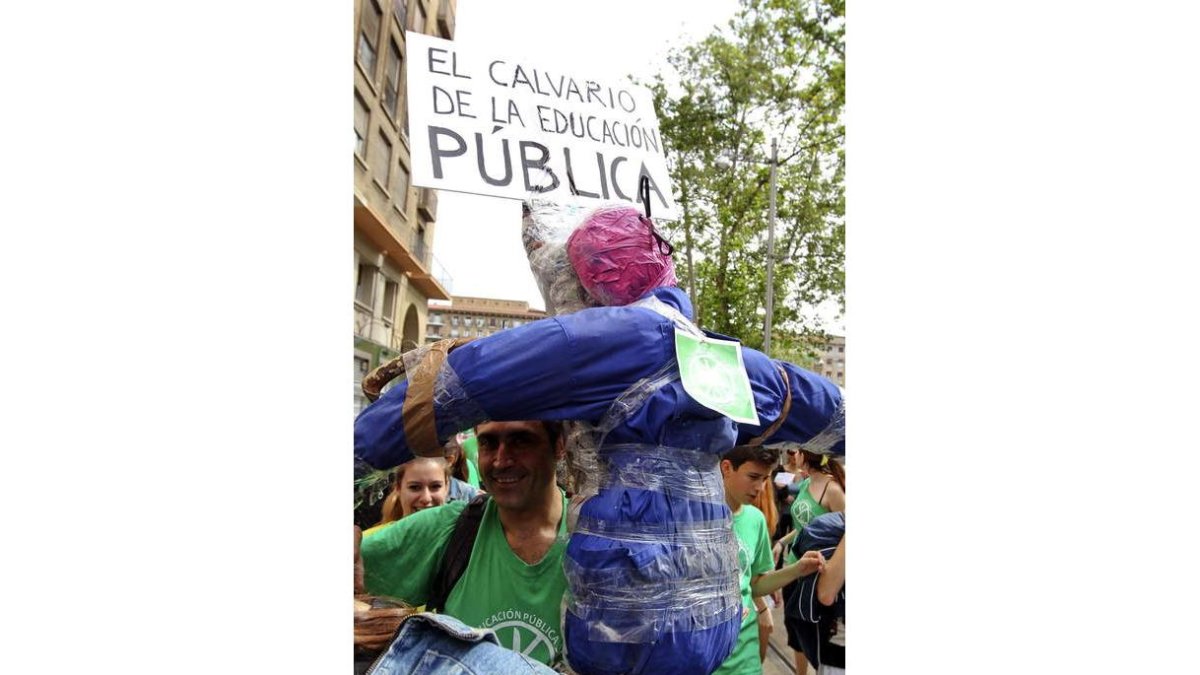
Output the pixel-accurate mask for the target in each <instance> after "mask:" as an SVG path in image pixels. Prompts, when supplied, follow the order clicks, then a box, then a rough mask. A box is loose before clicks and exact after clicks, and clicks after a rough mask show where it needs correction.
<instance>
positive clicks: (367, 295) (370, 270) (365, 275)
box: [354, 265, 375, 307]
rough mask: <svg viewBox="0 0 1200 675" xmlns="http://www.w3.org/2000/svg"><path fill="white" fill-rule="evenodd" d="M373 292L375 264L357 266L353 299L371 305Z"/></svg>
mask: <svg viewBox="0 0 1200 675" xmlns="http://www.w3.org/2000/svg"><path fill="white" fill-rule="evenodd" d="M374 293H375V266H374V265H359V266H358V284H357V285H356V286H355V288H354V299H355V300H356V301H358V302H359V303H361V304H363V305H366V306H367V307H370V306H371V300H372V299H373V298H374Z"/></svg>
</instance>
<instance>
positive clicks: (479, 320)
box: [475, 316, 495, 328]
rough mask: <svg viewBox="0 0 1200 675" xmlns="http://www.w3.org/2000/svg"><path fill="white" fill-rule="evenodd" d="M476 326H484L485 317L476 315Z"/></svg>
mask: <svg viewBox="0 0 1200 675" xmlns="http://www.w3.org/2000/svg"><path fill="white" fill-rule="evenodd" d="M492 321H495V319H492ZM475 327H476V328H483V317H482V316H477V317H475Z"/></svg>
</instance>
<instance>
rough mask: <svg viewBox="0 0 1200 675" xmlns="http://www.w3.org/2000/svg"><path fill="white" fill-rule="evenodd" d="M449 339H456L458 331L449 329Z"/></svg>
mask: <svg viewBox="0 0 1200 675" xmlns="http://www.w3.org/2000/svg"><path fill="white" fill-rule="evenodd" d="M450 337H452V338H456V337H458V329H457V328H451V329H450Z"/></svg>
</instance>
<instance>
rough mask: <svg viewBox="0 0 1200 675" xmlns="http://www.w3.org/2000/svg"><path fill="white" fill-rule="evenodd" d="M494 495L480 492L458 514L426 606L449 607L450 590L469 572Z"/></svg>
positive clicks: (433, 609)
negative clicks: (447, 602)
mask: <svg viewBox="0 0 1200 675" xmlns="http://www.w3.org/2000/svg"><path fill="white" fill-rule="evenodd" d="M490 498H491V495H489V494H487V493H486V492H485V493H482V494H479V495H476V496H475V498H474V499H472V500H471V501H469V502H467V507H466V508H465V509H463V510H462V513H460V514H459V515H458V520H456V521H455V522H454V531H453V532H451V533H450V539H449V540H448V541H447V542H446V548H445V549H443V550H442V560H441V562H440V564H439V565H438V569H437V572H436V573H435V574H434V577H433V586H432V587H431V588H430V590H429V599H428V600H427V601H426V602H425V609H427V610H429V611H433V612H440V611H442V610H443V609H445V608H446V600H447V599H448V598H449V597H450V591H452V590H454V585H455V584H457V583H458V580H459V579H461V578H462V575H463V572H466V571H467V563H469V562H470V561H471V549H473V548H474V547H475V535H477V534H479V525H480V523H482V522H483V510H484V508H486V507H487V500H488V499H490Z"/></svg>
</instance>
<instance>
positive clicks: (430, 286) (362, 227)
mask: <svg viewBox="0 0 1200 675" xmlns="http://www.w3.org/2000/svg"><path fill="white" fill-rule="evenodd" d="M354 228H355V230H357V231H359V232H361V233H362V235H363V236H364V237H366V238H367V239H368V240H370V242H371V243H372V244H374V245H375V246H376V247H378V248H379V250H380V251H382V252H383V254H384V255H385V256H387V258H388V259H389V260H391V261H393V262H394V263H395V264H396V266H397V267H398V268H400V270H401V271H403V272H404V275H405V276H406V277H408V279H409V281H411V282H412V284H413V286H414V287H416V288H417V290H419V291H420V292H421V293H422V294H423V295H425V297H426V298H428V299H430V300H449V299H450V289H449V288H448V287H447V286H443V285H442V284H443V281H446V282H449V281H450V275H448V274H446V271H445V268H443V267H442V266H441V264H440V263H438V262H437V261H436V260H435V259H434V258H433V255H432V253H431V252H430V250H429V246H428V244H426V243H425V240H424V239H423V238H421V237H419V236H417V232H416V231H415V230H412V229H409V228H405V232H404V233H403V234H400V233H398V232H397V231H396V230H395V229H394V228H393V226H391V225H388V224H387V223H386V222H385V221H384V220H383V219H382V218H380V217H379V216H378V215H377V214H376V213H375V212H374V210H373V209H372V208H371V206H370V205H369V204H368V203H367V201H366V200H365V199H363V198H362V197H361V196H360V195H359V194H357V192H356V193H355V195H354Z"/></svg>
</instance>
